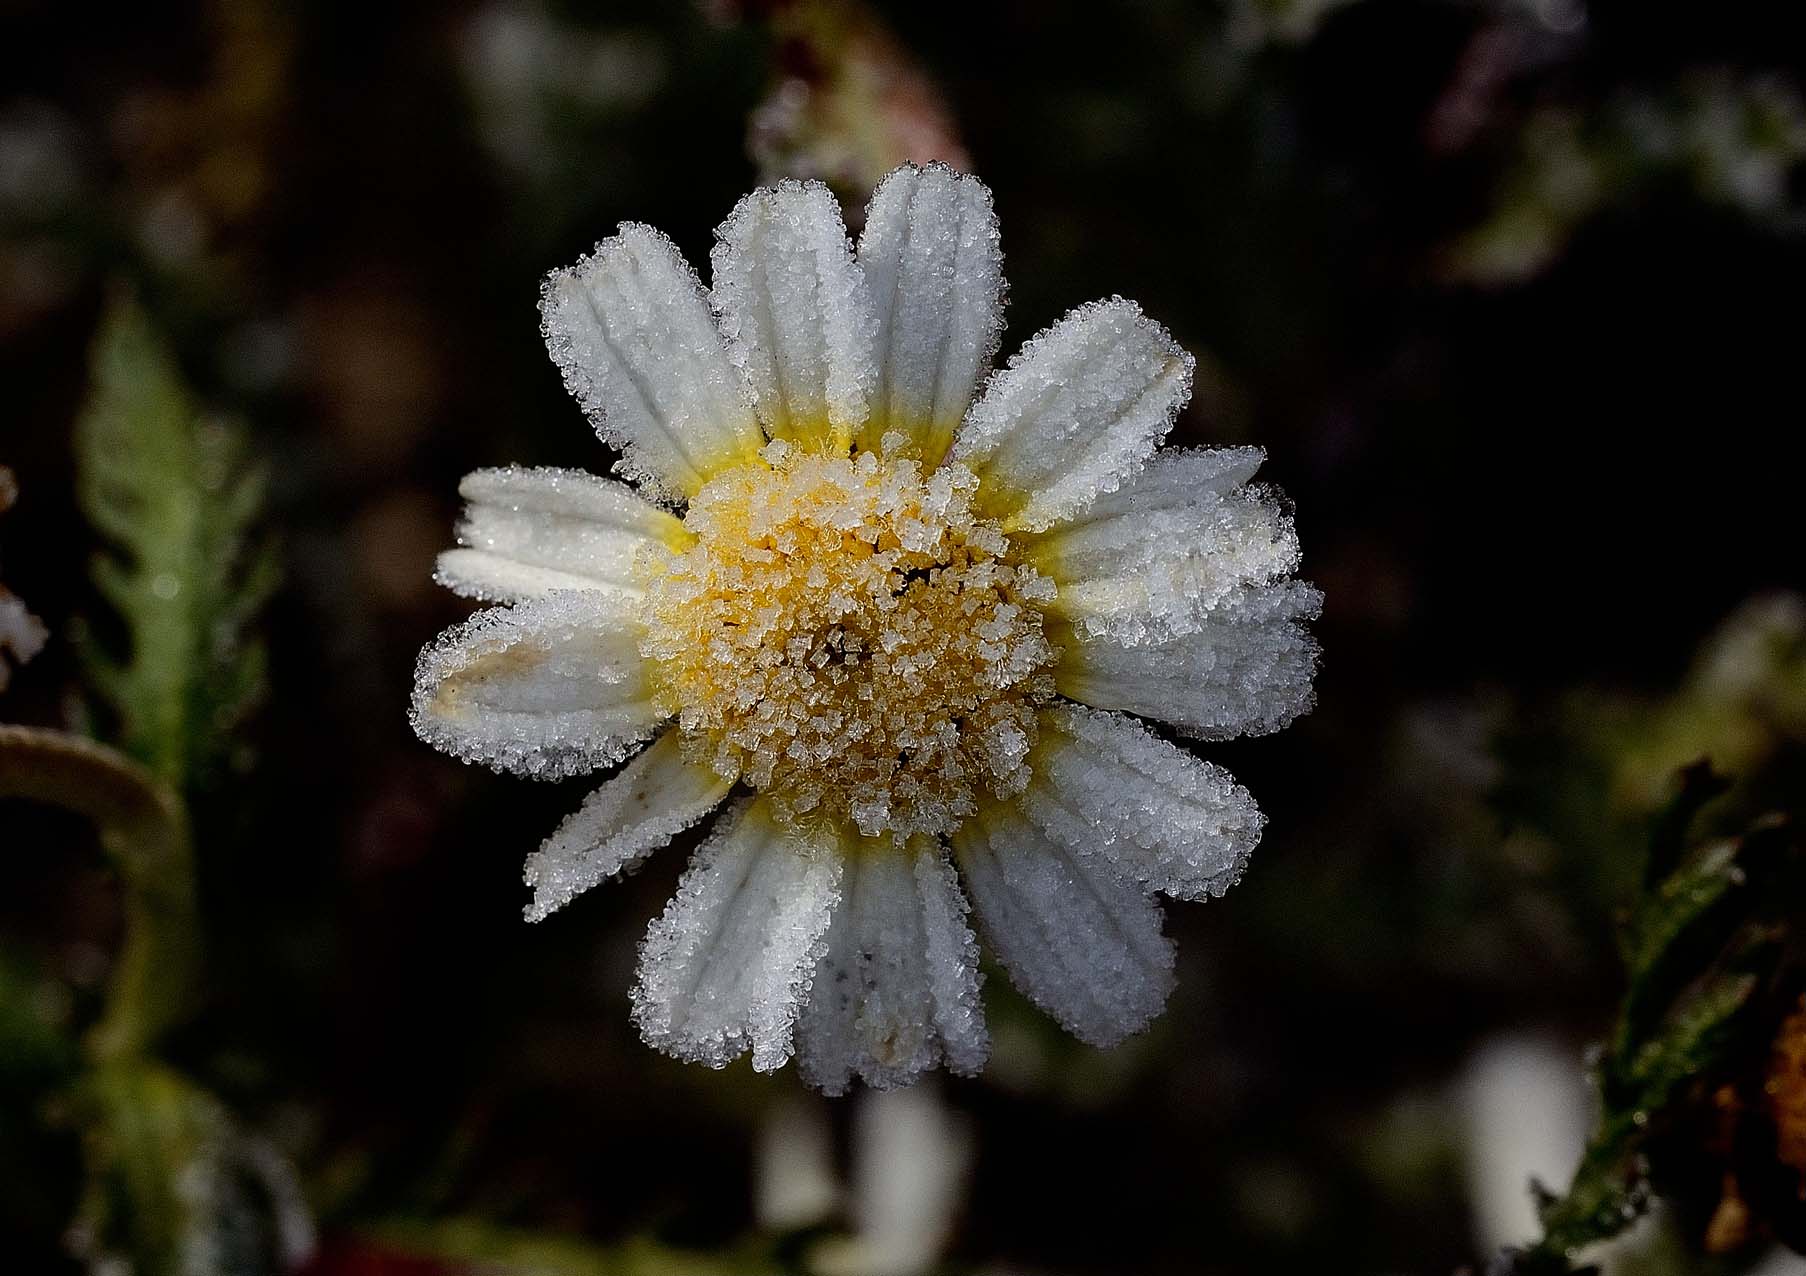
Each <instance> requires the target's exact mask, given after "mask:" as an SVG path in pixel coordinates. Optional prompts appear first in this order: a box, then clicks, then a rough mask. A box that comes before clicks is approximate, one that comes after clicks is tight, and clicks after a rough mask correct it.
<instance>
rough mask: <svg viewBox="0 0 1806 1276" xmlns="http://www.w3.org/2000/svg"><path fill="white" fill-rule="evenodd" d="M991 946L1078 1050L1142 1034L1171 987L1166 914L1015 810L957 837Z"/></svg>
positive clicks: (996, 813)
mask: <svg viewBox="0 0 1806 1276" xmlns="http://www.w3.org/2000/svg"><path fill="white" fill-rule="evenodd" d="M953 850H954V855H955V857H956V859H957V861H958V863H959V868H960V873H961V875H962V876H963V877H964V878H965V882H966V889H967V890H968V891H969V892H970V893H971V895H972V904H973V907H974V909H975V910H976V911H977V913H978V920H979V922H980V923H981V924H982V926H983V928H984V934H985V938H986V940H988V941H989V943H990V945H991V948H992V950H993V951H995V952H996V954H997V959H998V960H999V961H1000V962H1002V963H1003V967H1004V969H1005V970H1007V971H1009V973H1010V978H1011V980H1013V981H1014V982H1015V984H1016V986H1017V987H1018V988H1020V989H1021V990H1022V991H1023V993H1025V994H1026V995H1027V996H1028V998H1029V999H1030V1000H1031V1001H1033V1002H1034V1003H1035V1004H1036V1005H1038V1006H1040V1007H1041V1008H1042V1009H1043V1010H1045V1011H1047V1013H1048V1014H1050V1015H1052V1016H1053V1017H1054V1018H1055V1019H1058V1020H1059V1021H1060V1023H1061V1025H1062V1026H1064V1027H1065V1028H1066V1030H1067V1031H1068V1032H1070V1033H1072V1035H1073V1036H1075V1037H1077V1038H1078V1039H1079V1040H1081V1041H1085V1042H1088V1043H1090V1044H1091V1045H1095V1046H1113V1045H1116V1044H1117V1043H1118V1042H1120V1041H1122V1040H1123V1039H1124V1038H1126V1037H1129V1036H1132V1035H1133V1034H1135V1033H1137V1032H1140V1031H1141V1030H1142V1029H1143V1028H1145V1027H1146V1026H1147V1025H1148V1024H1149V1023H1150V1022H1151V1021H1152V1020H1153V1019H1154V1017H1155V1016H1156V1015H1158V1014H1159V1013H1160V1011H1161V1009H1162V1007H1164V1006H1165V1005H1166V998H1167V995H1168V994H1169V993H1170V992H1171V991H1172V988H1173V956H1174V954H1173V945H1172V941H1171V940H1169V939H1167V938H1166V936H1164V935H1162V934H1161V933H1160V922H1161V917H1160V906H1159V904H1157V903H1156V902H1155V901H1154V900H1153V899H1152V898H1151V897H1150V896H1149V895H1148V894H1147V893H1146V892H1145V891H1143V890H1142V888H1141V887H1140V886H1138V885H1137V884H1135V883H1134V882H1132V881H1130V880H1129V879H1128V878H1126V877H1124V876H1122V875H1121V874H1120V873H1118V872H1117V871H1116V870H1115V868H1113V867H1112V866H1111V865H1110V863H1109V862H1108V860H1106V859H1105V858H1103V857H1102V856H1100V855H1093V854H1074V853H1073V852H1071V851H1069V850H1067V849H1066V848H1065V847H1063V846H1061V845H1060V844H1059V843H1057V842H1055V841H1053V840H1052V839H1051V838H1049V837H1048V836H1047V835H1046V834H1045V833H1043V832H1042V831H1041V830H1040V829H1039V828H1037V827H1036V826H1035V825H1034V824H1032V823H1031V822H1030V821H1029V820H1028V819H1027V817H1025V816H1024V815H1023V814H1022V812H1021V811H1020V810H1019V809H1017V808H1016V807H1015V806H1014V805H1011V804H999V805H995V806H992V807H990V808H988V809H986V810H985V811H983V812H981V813H980V814H979V815H978V816H976V817H975V818H973V819H970V820H968V821H966V823H965V825H964V826H963V827H962V828H961V829H960V830H959V831H958V832H957V833H955V834H954V835H953Z"/></svg>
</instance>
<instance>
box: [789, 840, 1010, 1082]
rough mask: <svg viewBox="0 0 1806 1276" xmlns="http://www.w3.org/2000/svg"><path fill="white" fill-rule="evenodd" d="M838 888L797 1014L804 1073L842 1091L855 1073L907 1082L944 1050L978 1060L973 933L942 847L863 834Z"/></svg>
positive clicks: (982, 1040) (983, 1035) (983, 1046)
mask: <svg viewBox="0 0 1806 1276" xmlns="http://www.w3.org/2000/svg"><path fill="white" fill-rule="evenodd" d="M842 889H843V893H844V895H845V898H844V899H843V900H842V902H841V905H840V907H839V909H838V910H836V912H835V915H834V924H833V926H832V927H831V928H830V929H829V931H828V946H827V951H826V952H825V953H824V954H823V955H822V959H821V964H820V965H818V966H817V967H816V969H815V987H814V991H813V993H812V995H811V997H810V1001H809V1005H808V1007H807V1009H805V1010H804V1011H803V1017H802V1021H801V1023H800V1024H799V1025H798V1030H797V1036H798V1047H797V1062H798V1066H799V1068H800V1069H801V1070H802V1074H803V1078H804V1079H805V1080H806V1081H808V1082H809V1084H811V1085H813V1086H815V1087H816V1088H817V1089H819V1090H822V1091H823V1092H825V1093H827V1094H844V1093H846V1091H847V1088H848V1086H849V1085H850V1084H851V1083H852V1079H853V1078H854V1077H855V1076H858V1077H859V1078H861V1079H862V1080H864V1081H865V1083H866V1084H867V1085H871V1086H875V1087H878V1088H880V1089H888V1088H890V1087H892V1086H898V1085H907V1084H909V1083H910V1082H911V1081H914V1080H915V1079H916V1077H918V1076H919V1075H921V1074H922V1073H923V1072H925V1071H927V1070H928V1069H930V1068H934V1067H937V1066H939V1065H940V1064H941V1063H942V1062H945V1063H946V1065H947V1066H948V1067H949V1068H950V1069H952V1070H953V1071H954V1072H959V1073H967V1074H969V1073H973V1072H976V1071H978V1070H979V1069H980V1068H981V1067H983V1066H984V1061H985V1059H986V1058H987V1057H988V1055H989V1053H990V1035H989V1033H988V1032H987V1030H986V1028H985V1022H984V1009H983V1007H982V1005H981V1004H980V1002H979V997H978V944H977V941H975V940H974V939H973V937H972V932H971V929H970V928H969V927H968V926H967V925H966V911H967V906H966V900H965V896H964V895H963V894H961V892H960V889H959V881H958V879H957V878H956V876H955V875H954V872H953V866H952V864H951V863H950V862H949V861H948V859H947V856H946V852H944V851H943V850H941V849H940V847H938V846H936V845H935V844H933V843H932V842H929V841H928V840H926V839H922V838H918V839H916V840H915V841H913V842H911V843H910V844H909V846H908V847H907V848H902V847H897V846H895V845H894V844H893V843H891V842H890V841H889V840H888V839H865V840H863V841H862V842H861V844H860V846H859V848H858V849H857V850H855V851H854V852H853V854H852V855H851V856H850V857H849V858H848V861H847V867H846V876H845V879H844V881H843V884H842Z"/></svg>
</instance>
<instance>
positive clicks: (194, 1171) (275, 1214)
mask: <svg viewBox="0 0 1806 1276" xmlns="http://www.w3.org/2000/svg"><path fill="white" fill-rule="evenodd" d="M78 1102H79V1105H80V1107H81V1109H82V1115H83V1117H84V1122H83V1124H84V1128H85V1131H86V1135H85V1137H86V1140H87V1144H88V1160H89V1165H90V1179H89V1184H88V1190H87V1194H86V1196H85V1198H84V1200H83V1204H82V1209H81V1216H80V1225H79V1228H78V1235H81V1236H82V1237H84V1238H85V1244H86V1247H87V1249H88V1253H87V1254H86V1257H87V1258H88V1260H89V1262H90V1265H91V1266H93V1267H94V1268H96V1269H99V1268H101V1267H103V1266H105V1265H106V1263H107V1260H109V1259H112V1258H114V1257H116V1256H117V1257H125V1256H129V1262H130V1265H131V1267H132V1269H133V1270H134V1271H137V1272H141V1273H144V1274H145V1276H190V1274H191V1273H206V1274H207V1276H227V1274H228V1273H230V1274H231V1276H260V1274H261V1273H272V1274H273V1273H276V1272H282V1271H288V1270H292V1268H293V1267H294V1265H295V1264H296V1263H297V1262H298V1261H299V1260H300V1259H301V1258H303V1257H304V1256H305V1255H306V1252H307V1250H308V1249H309V1248H310V1247H311V1244H312V1231H313V1229H312V1223H311V1220H310V1219H309V1218H308V1216H307V1213H306V1211H305V1209H304V1207H303V1206H302V1203H301V1200H300V1196H299V1194H298V1191H297V1190H296V1187H295V1181H294V1175H293V1173H292V1172H291V1171H290V1170H289V1168H288V1166H287V1163H286V1162H284V1161H283V1160H282V1159H281V1157H280V1156H278V1155H277V1154H276V1153H275V1151H274V1149H272V1148H270V1147H268V1146H267V1145H265V1144H262V1143H260V1142H258V1141H257V1140H255V1139H252V1138H250V1137H248V1136H247V1135H246V1134H245V1133H244V1132H243V1131H242V1130H240V1129H239V1127H238V1125H237V1123H236V1122H235V1121H234V1120H233V1118H232V1116H231V1114H230V1113H229V1112H228V1111H227V1109H226V1107H225V1105H224V1104H222V1103H221V1102H220V1101H219V1099H217V1098H216V1097H215V1096H213V1095H211V1094H209V1093H208V1092H207V1091H205V1090H203V1089H201V1088H200V1087H199V1086H197V1085H195V1084H194V1083H193V1082H191V1081H188V1080H186V1079H185V1078H183V1077H182V1076H181V1075H180V1074H178V1073H176V1072H174V1071H172V1070H171V1069H169V1068H166V1067H164V1066H162V1065H160V1064H156V1063H152V1062H149V1061H146V1060H142V1059H120V1060H115V1061H113V1062H111V1063H108V1064H106V1065H104V1066H102V1067H100V1068H98V1069H96V1070H95V1071H94V1072H92V1073H91V1074H89V1076H88V1077H87V1078H86V1079H85V1081H84V1082H83V1084H82V1087H81V1089H80V1091H79V1094H78Z"/></svg>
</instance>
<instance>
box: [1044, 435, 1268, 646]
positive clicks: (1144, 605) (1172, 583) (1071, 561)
mask: <svg viewBox="0 0 1806 1276" xmlns="http://www.w3.org/2000/svg"><path fill="white" fill-rule="evenodd" d="M1211 457H1212V454H1211V453H1208V452H1205V453H1178V454H1174V455H1172V456H1171V457H1170V458H1169V457H1165V456H1160V457H1156V458H1155V459H1154V460H1153V461H1152V462H1151V463H1150V464H1149V465H1148V466H1147V468H1146V469H1144V470H1142V471H1141V473H1139V474H1137V475H1136V476H1135V477H1133V478H1131V479H1130V480H1129V481H1128V482H1127V483H1125V484H1124V485H1123V486H1122V488H1121V489H1120V490H1119V491H1117V492H1115V493H1113V494H1112V495H1111V496H1109V497H1107V498H1106V499H1105V502H1100V504H1105V505H1106V509H1105V510H1103V511H1100V510H1099V509H1098V508H1097V507H1096V506H1093V507H1092V508H1091V509H1089V510H1087V511H1086V512H1085V515H1084V517H1083V521H1081V522H1078V523H1073V524H1061V525H1060V526H1058V527H1055V528H1054V529H1053V530H1052V531H1050V532H1047V533H1045V534H1044V535H1041V536H1037V537H1033V538H1031V540H1030V543H1029V546H1028V561H1029V562H1031V563H1032V564H1034V566H1035V567H1036V568H1037V569H1038V570H1039V571H1041V572H1042V573H1043V574H1044V575H1047V576H1050V577H1052V578H1053V579H1054V580H1056V581H1057V582H1059V593H1058V596H1057V597H1056V598H1055V599H1054V600H1053V601H1052V602H1051V603H1050V604H1049V607H1048V610H1049V611H1050V612H1051V613H1052V614H1054V615H1056V616H1061V617H1063V618H1065V619H1066V620H1068V621H1069V622H1071V624H1072V627H1073V629H1074V630H1075V631H1077V632H1078V633H1079V634H1081V635H1083V636H1085V637H1087V638H1096V637H1108V638H1112V639H1114V640H1116V641H1118V642H1120V643H1123V644H1125V645H1128V646H1134V645H1136V644H1138V643H1145V642H1159V641H1163V640H1165V639H1168V638H1174V637H1178V636H1180V635H1183V634H1190V633H1196V632H1197V631H1198V630H1199V629H1201V628H1202V627H1203V626H1204V625H1205V624H1206V623H1208V621H1209V618H1210V616H1211V615H1212V613H1213V612H1214V611H1215V610H1216V609H1217V608H1218V607H1219V606H1221V605H1222V604H1223V602H1224V601H1225V600H1226V599H1228V598H1231V597H1233V596H1235V595H1237V594H1239V593H1242V592H1245V591H1247V590H1250V589H1255V588H1259V587H1262V586H1266V585H1271V584H1273V583H1275V582H1277V581H1281V580H1283V579H1285V578H1286V577H1287V576H1290V575H1291V574H1292V573H1293V572H1294V571H1296V570H1297V568H1298V559H1299V555H1298V534H1297V532H1296V531H1295V530H1294V529H1293V526H1292V519H1291V516H1290V514H1288V513H1287V512H1286V510H1285V509H1284V508H1283V506H1282V505H1281V503H1280V501H1279V499H1278V498H1277V496H1276V495H1275V494H1274V493H1273V492H1271V491H1270V490H1268V489H1266V488H1259V487H1252V488H1250V487H1233V486H1230V487H1227V488H1226V489H1225V487H1224V480H1226V479H1227V478H1229V477H1230V476H1232V475H1233V474H1235V473H1236V472H1238V471H1239V470H1241V469H1243V468H1245V467H1240V466H1233V465H1220V466H1218V467H1216V468H1215V473H1214V477H1215V479H1216V480H1217V481H1216V482H1214V483H1213V482H1210V481H1208V480H1207V479H1206V478H1205V475H1203V474H1201V473H1200V471H1204V470H1206V469H1207V463H1208V460H1209V459H1210V458H1211ZM1200 461H1204V462H1206V464H1200ZM1198 480H1204V481H1198ZM1194 482H1195V483H1196V485H1195V486H1194V485H1193V483H1194Z"/></svg>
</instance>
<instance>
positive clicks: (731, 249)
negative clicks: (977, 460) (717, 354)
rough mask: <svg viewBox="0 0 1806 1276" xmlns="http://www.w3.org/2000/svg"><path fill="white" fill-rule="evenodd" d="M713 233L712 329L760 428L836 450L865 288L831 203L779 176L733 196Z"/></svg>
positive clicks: (858, 400)
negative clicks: (716, 327)
mask: <svg viewBox="0 0 1806 1276" xmlns="http://www.w3.org/2000/svg"><path fill="white" fill-rule="evenodd" d="M715 237H716V243H715V249H714V252H713V254H712V255H711V258H710V260H711V262H712V263H713V269H714V282H715V290H714V298H715V306H716V309H717V310H718V311H719V312H720V314H721V332H722V335H723V336H724V337H725V338H726V340H727V349H728V356H729V358H731V359H732V360H733V362H734V366H735V367H737V368H739V369H740V371H741V372H742V373H744V374H745V377H746V382H747V384H748V385H749V386H751V387H752V393H753V400H754V403H755V404H756V406H757V409H758V414H759V420H760V421H761V422H762V423H763V424H764V426H765V431H766V433H768V434H770V435H771V437H772V438H774V439H785V440H788V441H790V442H793V443H796V444H799V445H801V446H804V447H808V448H810V449H813V450H822V451H832V452H834V453H836V454H839V453H844V452H845V451H846V450H847V448H848V446H849V445H850V443H851V440H852V437H853V431H854V430H855V429H856V428H857V427H858V426H859V424H860V423H861V422H863V421H864V420H865V415H866V409H867V405H868V403H869V402H870V399H871V394H872V383H873V379H874V373H875V367H874V360H873V353H872V352H873V323H872V306H871V297H870V294H869V292H868V290H867V288H866V282H865V275H864V273H863V272H862V271H861V270H860V269H859V264H858V263H857V262H855V261H854V260H853V250H852V247H851V246H850V245H849V244H848V243H847V232H846V226H845V224H844V223H842V221H841V219H840V206H839V205H838V204H837V203H835V201H834V196H833V195H832V194H831V193H830V192H829V190H828V188H827V187H826V186H823V185H822V184H821V183H820V182H796V181H786V182H781V183H779V184H778V185H776V186H767V187H762V188H760V189H759V190H756V191H754V192H753V193H752V194H750V195H748V196H746V198H744V199H742V200H741V201H740V202H739V204H737V205H736V206H735V207H734V211H733V212H732V213H730V214H729V215H728V218H727V220H726V221H724V222H722V223H721V227H720V229H718V230H717V231H716V232H715Z"/></svg>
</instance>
